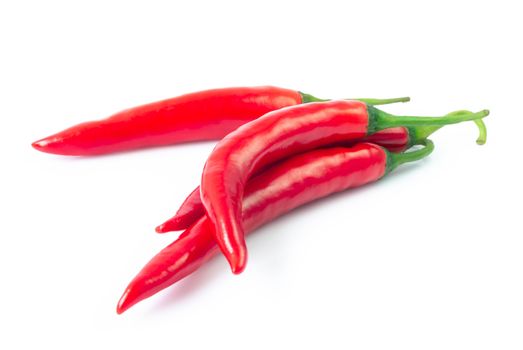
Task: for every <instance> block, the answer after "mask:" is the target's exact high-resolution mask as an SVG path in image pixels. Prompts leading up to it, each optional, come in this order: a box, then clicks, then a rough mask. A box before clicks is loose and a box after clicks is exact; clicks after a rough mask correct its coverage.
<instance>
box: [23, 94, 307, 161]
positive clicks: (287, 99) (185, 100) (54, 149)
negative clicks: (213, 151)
mask: <svg viewBox="0 0 523 350" xmlns="http://www.w3.org/2000/svg"><path fill="white" fill-rule="evenodd" d="M300 103H302V97H301V95H300V93H299V92H297V91H294V90H289V89H283V88H278V87H273V86H260V87H240V88H225V89H213V90H206V91H200V92H195V93H190V94H186V95H182V96H178V97H174V98H171V99H167V100H163V101H158V102H153V103H150V104H146V105H143V106H139V107H135V108H131V109H127V110H124V111H121V112H119V113H116V114H114V115H112V116H110V117H108V118H105V119H102V120H96V121H90V122H86V123H82V124H78V125H75V126H73V127H70V128H68V129H66V130H63V131H61V132H59V133H57V134H54V135H51V136H49V137H46V138H44V139H41V140H39V141H36V142H34V143H33V147H34V148H36V149H37V150H39V151H42V152H47V153H54V154H61V155H74V156H88V155H98V154H106V153H113V152H120V151H127V150H132V149H137V148H143V147H153V146H163V145H171V144H176V143H182V142H189V141H202V140H215V139H221V138H222V137H224V136H225V135H227V134H228V133H229V132H231V131H232V130H235V129H236V128H238V127H239V126H240V125H242V124H245V123H246V122H249V121H251V120H253V119H256V118H258V117H260V116H262V115H264V114H265V113H267V112H270V111H273V110H276V109H280V108H283V107H287V106H293V105H296V104H300Z"/></svg>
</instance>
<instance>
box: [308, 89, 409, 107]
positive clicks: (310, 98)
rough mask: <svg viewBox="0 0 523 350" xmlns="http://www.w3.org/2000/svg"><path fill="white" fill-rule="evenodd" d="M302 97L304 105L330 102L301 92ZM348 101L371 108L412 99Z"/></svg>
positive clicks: (362, 99) (360, 99)
mask: <svg viewBox="0 0 523 350" xmlns="http://www.w3.org/2000/svg"><path fill="white" fill-rule="evenodd" d="M300 95H301V102H302V103H309V102H326V101H330V100H327V99H323V98H318V97H316V96H313V95H310V94H306V93H304V92H300ZM346 100H354V101H361V102H365V103H366V104H368V105H371V106H377V105H388V104H392V103H398V102H409V101H410V97H396V98H383V99H380V98H347V99H346Z"/></svg>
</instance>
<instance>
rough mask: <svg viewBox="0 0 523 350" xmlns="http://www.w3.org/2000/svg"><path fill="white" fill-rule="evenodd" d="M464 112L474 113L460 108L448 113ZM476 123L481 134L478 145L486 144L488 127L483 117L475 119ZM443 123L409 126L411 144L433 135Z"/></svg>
mask: <svg viewBox="0 0 523 350" xmlns="http://www.w3.org/2000/svg"><path fill="white" fill-rule="evenodd" d="M463 114H472V112H471V111H467V110H460V111H455V112H451V113H449V114H447V115H463ZM474 123H475V124H476V126H477V127H478V130H479V136H478V138H477V140H476V143H477V144H478V145H484V144H485V142H487V127H486V126H485V123H484V122H483V120H482V119H476V120H474ZM442 127H443V126H442V125H427V126H416V127H409V128H408V129H409V135H410V146H412V145H416V144H419V143H420V142H421V141H422V140H425V139H426V138H428V137H429V136H430V135H432V134H433V133H434V132H435V131H437V130H439V129H441V128H442Z"/></svg>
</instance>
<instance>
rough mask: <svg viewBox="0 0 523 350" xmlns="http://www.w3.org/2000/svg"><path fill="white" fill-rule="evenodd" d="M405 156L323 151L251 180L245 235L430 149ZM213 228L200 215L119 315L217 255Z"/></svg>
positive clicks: (130, 291)
mask: <svg viewBox="0 0 523 350" xmlns="http://www.w3.org/2000/svg"><path fill="white" fill-rule="evenodd" d="M425 144H426V147H425V148H422V149H420V150H417V151H413V152H408V153H399V154H393V153H390V152H388V151H387V150H386V149H384V148H383V147H380V146H377V145H374V144H371V143H361V144H357V145H355V146H353V147H351V148H346V147H334V148H324V149H318V150H314V151H310V152H307V153H302V154H300V155H297V156H294V157H291V158H289V159H287V160H285V161H283V162H280V163H277V164H275V165H274V166H272V167H270V168H268V169H267V170H265V171H264V172H263V173H261V174H259V175H258V176H256V177H254V178H252V179H251V180H250V181H249V183H248V184H247V186H246V189H245V197H244V198H243V204H242V205H243V208H242V220H243V225H244V227H245V230H246V232H251V231H253V230H254V229H255V228H257V227H259V226H261V225H263V224H264V223H266V222H268V221H270V220H273V219H274V218H276V217H278V216H281V215H283V214H284V213H286V212H288V211H290V210H292V209H294V208H296V207H299V206H301V205H303V204H305V203H309V202H311V201H314V200H316V199H319V198H322V197H325V196H328V195H330V194H332V193H336V192H340V191H343V190H346V189H348V188H352V187H357V186H361V185H363V184H366V183H369V182H373V181H376V180H378V179H379V178H381V177H383V176H384V175H385V174H386V173H388V172H390V171H392V170H393V169H394V168H395V167H397V166H398V165H400V164H402V163H405V162H411V161H415V160H419V159H421V158H424V157H426V156H427V155H429V154H430V153H431V152H432V150H433V147H434V146H433V144H432V142H430V141H429V140H427V141H426V143H425ZM213 231H214V226H213V224H212V223H211V222H210V221H209V219H208V218H207V217H206V216H205V215H202V216H201V217H200V218H199V219H198V220H197V221H196V222H195V223H194V224H193V225H192V226H191V227H190V228H189V229H187V230H186V231H185V232H184V233H183V234H182V235H181V236H180V237H179V238H178V239H177V240H176V241H175V242H173V243H172V244H170V245H169V246H167V247H166V248H165V249H163V250H162V251H161V252H160V253H158V254H157V255H156V256H155V257H153V258H152V259H151V260H150V261H149V263H147V265H145V267H144V268H143V269H142V270H141V271H140V272H139V273H138V275H137V276H136V277H135V278H134V279H133V280H132V281H131V283H130V284H129V285H128V287H127V288H126V290H125V292H124V293H123V295H122V297H121V298H120V301H119V303H118V307H117V312H118V313H122V312H124V311H125V310H127V309H128V308H130V307H131V306H133V305H134V304H136V303H138V302H139V301H141V300H143V299H146V298H148V297H150V296H152V295H154V294H156V293H157V292H159V291H160V290H162V289H164V288H167V287H168V286H170V285H172V284H173V283H175V282H177V281H179V280H180V279H182V278H184V277H185V276H187V275H189V274H190V273H192V272H194V271H195V270H197V269H198V268H199V267H200V266H201V265H202V264H203V263H204V262H206V261H207V260H208V259H210V258H211V257H212V256H213V255H214V254H215V253H217V252H218V246H217V245H216V242H215V240H214V233H213Z"/></svg>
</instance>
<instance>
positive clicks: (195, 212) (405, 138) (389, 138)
mask: <svg viewBox="0 0 523 350" xmlns="http://www.w3.org/2000/svg"><path fill="white" fill-rule="evenodd" d="M359 141H360V142H371V143H375V144H377V145H379V146H382V147H385V148H386V149H387V150H388V151H390V152H397V153H399V152H403V151H405V150H406V149H407V148H408V147H409V144H410V137H409V130H408V129H407V128H405V127H402V126H399V127H395V128H389V129H384V130H380V131H378V132H376V133H374V134H372V135H369V136H366V137H364V138H363V139H361V140H359ZM357 142H358V141H356V142H354V144H355V143H357ZM345 146H346V145H345ZM204 213H205V208H204V206H203V203H202V201H201V197H200V187H197V188H196V189H195V190H194V191H192V192H191V194H189V196H187V198H186V199H185V201H184V202H183V203H182V205H181V206H180V208H179V209H178V211H177V212H176V214H175V215H174V216H173V217H172V218H170V219H169V220H167V221H166V222H164V223H163V224H161V225H160V226H158V227H157V228H156V232H158V233H165V232H170V231H179V230H185V229H187V228H188V227H189V226H191V225H192V224H193V223H194V222H196V220H198V219H199V218H200V217H201V216H202V215H203V214H204Z"/></svg>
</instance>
